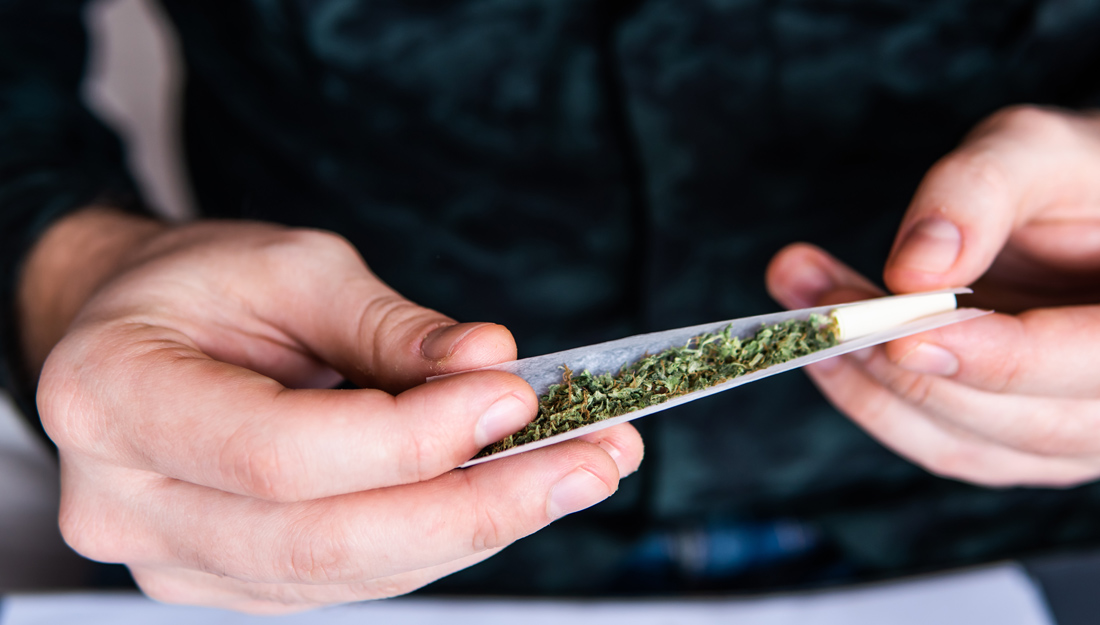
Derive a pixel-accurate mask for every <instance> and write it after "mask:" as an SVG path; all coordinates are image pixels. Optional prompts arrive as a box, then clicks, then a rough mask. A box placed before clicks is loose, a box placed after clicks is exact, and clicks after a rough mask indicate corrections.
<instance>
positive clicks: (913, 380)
mask: <svg viewBox="0 0 1100 625" xmlns="http://www.w3.org/2000/svg"><path fill="white" fill-rule="evenodd" d="M863 367H864V369H865V370H866V371H867V373H868V374H869V375H870V376H871V377H872V378H874V379H875V380H876V381H877V382H879V383H880V384H881V385H882V386H883V387H885V388H886V389H888V390H889V391H891V392H892V393H894V394H895V395H897V396H898V397H900V398H901V399H902V400H904V401H905V402H906V403H907V404H909V405H911V406H913V407H915V408H917V409H919V410H920V411H921V412H922V413H923V414H926V415H928V416H929V417H931V418H934V419H937V420H939V421H940V422H941V423H944V424H950V426H951V427H953V428H954V429H957V430H965V431H967V432H970V433H971V434H973V435H975V436H977V437H980V438H984V439H986V440H988V441H990V442H992V443H994V444H996V445H999V446H1002V447H1006V448H1012V449H1015V450H1019V451H1023V452H1026V453H1028V454H1031V455H1035V456H1044V457H1051V458H1055V457H1061V458H1067V459H1070V458H1080V459H1086V458H1089V457H1095V456H1096V455H1097V452H1098V451H1100V442H1098V441H1100V416H1098V415H1097V414H1096V402H1095V401H1091V400H1090V401H1085V400H1077V399H1062V398H1049V397H1031V396H1026V395H1005V394H999V393H989V392H985V391H980V390H977V389H974V388H971V387H968V386H964V385H961V384H958V383H956V382H953V381H951V380H945V379H943V378H939V377H936V376H927V375H925V376H922V375H918V374H914V373H911V372H908V371H905V370H903V369H900V368H898V367H896V366H895V365H893V364H892V363H890V362H889V361H888V360H887V359H886V358H885V357H883V356H879V355H877V354H876V356H875V357H872V358H870V359H868V360H867V361H866V362H865V363H864V364H863Z"/></svg>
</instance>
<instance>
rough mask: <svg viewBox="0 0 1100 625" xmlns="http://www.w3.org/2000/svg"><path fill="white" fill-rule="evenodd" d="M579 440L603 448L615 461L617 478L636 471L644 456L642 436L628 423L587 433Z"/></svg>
mask: <svg viewBox="0 0 1100 625" xmlns="http://www.w3.org/2000/svg"><path fill="white" fill-rule="evenodd" d="M580 440H582V441H585V442H588V443H592V444H594V445H597V446H598V447H599V448H600V449H602V450H604V451H605V452H606V453H607V455H608V456H610V457H611V459H612V460H614V461H615V466H616V467H617V468H618V469H619V479H622V478H624V477H626V476H628V475H630V474H632V473H634V472H635V471H637V470H638V467H639V466H641V464H642V459H643V458H644V456H645V444H644V443H643V441H642V436H641V435H640V434H639V433H638V430H637V429H636V428H635V427H634V426H633V425H630V424H629V423H623V424H621V425H616V426H614V427H610V428H607V429H606V430H600V431H598V432H593V433H592V434H587V435H585V436H582V437H580Z"/></svg>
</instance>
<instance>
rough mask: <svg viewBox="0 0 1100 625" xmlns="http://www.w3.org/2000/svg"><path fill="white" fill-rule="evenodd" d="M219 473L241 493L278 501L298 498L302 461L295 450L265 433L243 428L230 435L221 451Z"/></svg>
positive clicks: (300, 497)
mask: <svg viewBox="0 0 1100 625" xmlns="http://www.w3.org/2000/svg"><path fill="white" fill-rule="evenodd" d="M220 464H221V473H222V475H224V476H227V479H228V481H229V483H230V484H233V485H236V486H237V488H238V489H239V490H240V491H241V494H244V495H248V496H250V497H255V498H257V499H263V500H266V501H274V502H280V503H291V502H296V501H301V500H302V499H303V498H304V496H303V492H302V491H303V489H302V483H301V480H300V479H299V477H298V476H299V475H302V474H303V473H302V471H300V470H298V468H299V467H300V465H301V462H300V461H299V460H298V455H297V453H296V452H295V451H294V450H291V449H289V448H288V445H287V444H286V443H284V442H281V440H280V439H271V438H269V437H267V436H263V435H260V434H255V433H253V432H252V431H251V429H250V428H242V429H240V430H238V431H237V432H236V433H234V434H233V435H232V436H230V437H229V438H228V439H227V440H226V442H225V444H224V446H223V448H222V452H221V454H220Z"/></svg>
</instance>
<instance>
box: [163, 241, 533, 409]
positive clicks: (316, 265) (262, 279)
mask: <svg viewBox="0 0 1100 625" xmlns="http://www.w3.org/2000/svg"><path fill="white" fill-rule="evenodd" d="M268 236H269V237H271V238H272V240H271V241H268V242H267V245H266V246H264V248H263V250H264V253H262V254H252V255H250V256H248V257H247V258H244V259H240V260H239V261H238V262H240V263H242V264H244V265H245V267H247V273H249V274H250V275H252V276H253V279H251V280H248V281H247V284H235V285H233V288H232V295H233V299H234V301H238V302H240V307H241V308H244V309H246V310H247V311H248V312H249V313H251V314H252V315H255V316H256V317H257V318H259V320H261V321H262V322H264V324H266V326H267V327H266V328H265V329H257V330H253V331H252V334H254V335H265V334H272V335H275V336H276V337H277V338H276V342H277V343H290V344H294V345H300V346H302V348H304V349H305V350H306V351H308V352H309V353H310V354H311V355H313V356H314V357H316V358H317V359H319V360H321V361H323V362H325V363H327V364H329V365H331V366H332V367H333V368H334V369H336V370H337V371H339V372H340V373H342V374H343V375H344V376H346V377H347V378H348V379H350V380H352V381H353V382H355V383H356V384H358V385H359V386H362V387H369V388H378V389H382V390H385V391H388V392H391V393H396V392H400V391H403V390H405V389H408V388H411V387H412V386H415V385H416V384H420V383H422V382H423V381H424V380H425V378H427V377H430V376H433V375H439V374H443V373H452V372H456V371H465V370H468V369H474V368H478V367H482V366H486V365H490V364H496V363H499V362H503V361H506V360H514V359H515V357H516V346H515V341H514V339H513V338H512V335H511V333H510V332H508V330H507V329H506V328H504V327H503V326H500V325H497V324H493V323H461V324H460V323H457V322H455V320H453V319H451V318H450V317H447V316H446V315H443V314H440V313H438V312H436V311H434V310H431V309H428V308H424V307H423V306H419V305H417V304H415V303H413V302H411V301H409V300H408V299H406V298H404V297H402V296H401V295H400V294H398V293H397V292H396V291H394V290H393V289H391V288H390V287H389V286H387V285H386V284H385V283H383V282H382V281H381V280H379V279H378V278H377V277H376V276H375V275H374V274H373V273H371V271H370V270H369V269H368V268H367V266H366V264H365V263H364V262H363V259H362V257H361V256H360V255H359V253H358V251H357V250H356V249H355V248H354V247H353V246H352V245H351V244H350V243H348V242H347V241H346V240H344V239H343V238H341V237H339V236H337V235H335V234H331V233H326V232H321V231H310V230H286V231H275V232H273V233H272V234H270V235H268ZM242 271H244V270H243V269H242ZM201 319H203V321H202V322H201V323H199V322H195V321H194V320H193V319H188V318H185V317H182V316H181V318H180V319H178V320H176V323H177V325H178V326H179V327H181V329H183V330H184V332H185V333H186V334H188V335H189V336H192V337H194V339H195V341H196V342H197V344H198V345H199V348H200V349H201V350H202V351H204V352H205V353H208V354H210V355H212V356H214V357H215V358H217V359H219V360H225V361H227V362H232V363H234V364H241V365H242V366H248V365H247V364H246V362H242V360H241V359H242V358H246V357H247V356H248V354H247V350H248V349H249V348H250V347H251V345H252V343H250V342H247V341H226V340H225V334H226V332H225V329H224V328H220V327H218V326H217V324H214V326H213V327H211V324H209V323H207V322H206V320H205V316H202V317H201ZM240 323H241V322H240V321H239V320H238V319H234V324H233V325H238V324H240ZM236 329H237V328H235V327H231V328H229V330H236ZM279 339H282V340H279ZM233 348H235V351H230V350H231V349H233ZM251 360H252V361H255V360H256V359H251Z"/></svg>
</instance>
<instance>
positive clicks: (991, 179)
mask: <svg viewBox="0 0 1100 625" xmlns="http://www.w3.org/2000/svg"><path fill="white" fill-rule="evenodd" d="M930 176H933V177H943V178H946V179H948V180H952V181H958V182H959V183H961V184H964V185H966V186H967V187H970V188H974V189H977V190H981V191H983V192H984V193H986V194H988V195H991V196H992V197H1004V196H1005V195H1007V194H1008V192H1009V189H1010V179H1009V175H1008V170H1007V167H1006V165H1005V164H1004V163H1003V162H1002V160H1001V157H1000V156H999V155H998V154H997V153H996V152H995V151H993V150H991V149H984V148H983V149H963V150H961V151H959V152H955V153H953V154H951V155H949V156H947V157H945V158H944V159H943V160H941V161H939V162H938V163H937V164H936V165H935V166H933V168H932V172H931V174H930Z"/></svg>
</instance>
